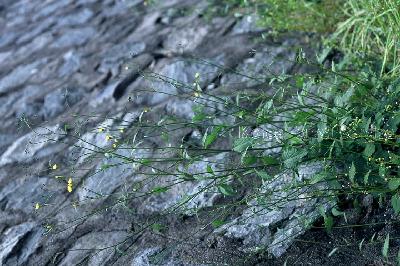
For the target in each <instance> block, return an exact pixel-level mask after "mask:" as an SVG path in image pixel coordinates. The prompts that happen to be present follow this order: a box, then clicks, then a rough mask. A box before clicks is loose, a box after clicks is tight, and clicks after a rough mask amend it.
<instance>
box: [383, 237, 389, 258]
mask: <svg viewBox="0 0 400 266" xmlns="http://www.w3.org/2000/svg"><path fill="white" fill-rule="evenodd" d="M389 240H390V237H389V233H388V234H387V235H386V238H385V243H383V247H382V255H383V256H384V257H385V258H387V257H388V254H389Z"/></svg>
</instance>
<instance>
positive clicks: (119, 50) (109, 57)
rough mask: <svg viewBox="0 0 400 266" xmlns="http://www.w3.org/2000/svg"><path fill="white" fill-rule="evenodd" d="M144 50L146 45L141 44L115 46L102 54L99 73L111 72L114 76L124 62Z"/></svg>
mask: <svg viewBox="0 0 400 266" xmlns="http://www.w3.org/2000/svg"><path fill="white" fill-rule="evenodd" d="M145 49H146V44H145V43H143V42H133V43H122V44H117V45H115V46H113V47H111V48H110V49H109V50H107V51H106V52H105V53H104V55H103V57H104V59H103V61H102V62H101V64H100V67H99V71H100V72H103V73H106V72H107V71H109V70H111V72H112V73H113V75H114V76H116V75H117V73H118V72H119V68H120V66H121V64H122V63H123V62H124V61H127V60H128V59H130V58H132V57H134V56H137V55H139V54H141V53H143V52H144V51H145Z"/></svg>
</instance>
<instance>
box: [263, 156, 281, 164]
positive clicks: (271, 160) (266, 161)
mask: <svg viewBox="0 0 400 266" xmlns="http://www.w3.org/2000/svg"><path fill="white" fill-rule="evenodd" d="M261 161H262V162H263V164H264V165H265V166H268V165H278V164H279V161H278V159H276V158H275V157H272V156H263V157H261Z"/></svg>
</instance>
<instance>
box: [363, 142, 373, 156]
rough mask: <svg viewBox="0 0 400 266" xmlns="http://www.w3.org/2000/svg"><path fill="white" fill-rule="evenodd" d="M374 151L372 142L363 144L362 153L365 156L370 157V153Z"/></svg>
mask: <svg viewBox="0 0 400 266" xmlns="http://www.w3.org/2000/svg"><path fill="white" fill-rule="evenodd" d="M374 152H375V144H374V143H367V144H366V145H365V149H364V151H363V155H364V157H365V158H369V157H371V155H372V154H374Z"/></svg>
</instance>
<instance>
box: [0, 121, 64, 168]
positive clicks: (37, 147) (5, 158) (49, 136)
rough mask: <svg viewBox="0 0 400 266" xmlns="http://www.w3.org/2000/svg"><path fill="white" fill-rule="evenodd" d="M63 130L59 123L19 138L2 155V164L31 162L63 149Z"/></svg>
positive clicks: (0, 161)
mask: <svg viewBox="0 0 400 266" xmlns="http://www.w3.org/2000/svg"><path fill="white" fill-rule="evenodd" d="M61 134H62V132H61V131H60V128H59V126H58V125H54V126H48V127H40V128H36V129H35V130H34V131H32V132H30V133H28V134H26V135H24V136H22V137H20V138H18V139H17V140H16V141H15V142H14V143H13V144H12V145H11V146H9V147H8V149H7V150H6V151H5V152H4V153H3V154H2V155H1V157H0V166H4V165H6V164H10V163H20V162H30V161H32V160H34V159H40V158H43V157H46V156H49V155H51V154H54V153H56V152H59V151H60V150H62V149H63V145H62V143H57V142H58V141H59V140H60V139H62V135H61Z"/></svg>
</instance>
